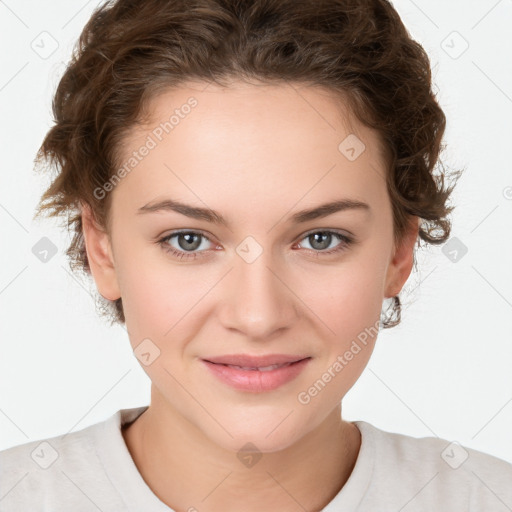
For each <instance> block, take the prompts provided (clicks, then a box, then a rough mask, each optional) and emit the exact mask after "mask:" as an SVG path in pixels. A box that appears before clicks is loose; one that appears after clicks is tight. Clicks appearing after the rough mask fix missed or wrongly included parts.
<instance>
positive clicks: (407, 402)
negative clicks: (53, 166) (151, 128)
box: [0, 0, 512, 462]
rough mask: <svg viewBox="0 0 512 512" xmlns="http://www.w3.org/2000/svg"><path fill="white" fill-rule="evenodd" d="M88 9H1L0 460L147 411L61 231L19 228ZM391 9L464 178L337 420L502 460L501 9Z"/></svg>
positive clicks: (510, 39) (407, 2) (124, 342)
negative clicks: (39, 253)
mask: <svg viewBox="0 0 512 512" xmlns="http://www.w3.org/2000/svg"><path fill="white" fill-rule="evenodd" d="M97 5H99V2H97V1H90V2H83V1H77V0H73V1H70V0H66V1H64V0H60V1H55V0H54V1H53V2H51V3H49V2H36V1H34V0H32V1H19V2H14V1H13V0H7V1H0V34H1V36H0V37H1V45H2V54H1V66H0V72H1V75H0V76H1V78H0V105H1V109H2V110H1V112H2V122H1V127H0V129H1V136H0V140H1V144H2V161H1V171H0V176H1V187H0V230H1V231H0V236H1V247H2V251H1V263H2V264H1V265H0V311H1V321H0V335H1V338H0V350H1V354H0V449H4V448H8V447H10V446H13V445H17V444H21V443H25V442H28V441H30V440H36V439H41V438H44V437H50V436H54V435H58V434H63V433H66V432H69V431H73V430H78V429H81V428H84V427H86V426H88V425H90V424H92V423H96V422H99V421H102V420H104V419H105V418H106V417H107V416H109V415H110V414H112V413H113V412H115V411H117V410H118V409H120V408H126V407H135V406H139V405H143V404H147V403H149V385H150V382H149V379H148V377H147V376H146V374H145V373H144V371H143V370H142V368H141V366H140V364H139V362H138V360H137V359H136V358H135V356H134V355H133V353H132V351H131V347H130V344H129V340H128V337H127V334H126V331H125V330H124V328H123V327H120V326H116V327H112V328H109V327H107V326H106V324H104V323H102V321H101V320H99V319H98V317H97V316H96V313H95V310H94V304H93V301H92V298H91V296H90V294H89V291H90V288H88V287H87V285H85V284H84V283H82V282H79V281H77V280H76V278H75V277H74V276H73V275H72V274H71V273H70V271H69V269H68V266H67V261H66V259H65V256H64V250H65V248H66V247H67V244H68V243H69V240H70V238H69V236H68V235H67V234H66V233H64V232H63V231H62V230H61V229H60V228H59V227H58V224H57V223H56V222H55V221H49V220H48V221H42V222H37V223H36V222H32V220H31V219H32V216H33V213H34V208H35V206H36V204H37V201H38V198H39V196H40V194H41V193H42V191H43V189H44V187H45V185H46V184H47V183H48V178H43V177H41V176H38V175H36V173H35V172H34V171H33V158H34V156H35V154H36V151H37V149H38V147H39V145H40V144H41V142H42V139H43V136H44V134H45V133H46V131H47V130H48V128H49V127H50V126H51V110H50V106H51V97H52V94H53V92H54V89H55V87H56V84H57V83H58V80H59V78H60V76H61V74H62V72H63V70H64V66H65V63H66V62H67V61H68V59H69V56H70V53H71V50H72V46H73V44H74V42H75V40H76V38H77V37H78V35H79V33H80V31H81V30H82V27H83V25H84V24H85V22H86V21H87V20H88V18H89V16H90V14H91V13H92V10H93V9H94V8H95V7H96V6H97ZM394 5H395V7H396V9H397V10H398V12H399V14H400V15H401V16H402V19H403V20H404V23H405V25H406V26H407V27H408V29H409V31H410V32H411V34H412V36H413V37H414V38H415V39H417V40H418V41H419V42H420V43H422V44H423V46H424V47H425V49H426V50H427V52H428V53H429V55H430V57H431V60H432V67H433V73H434V81H435V84H436V90H437V91H438V98H439V100H440V102H441V105H442V107H443V108H444V110H445V113H446V115H447V118H448V127H447V132H446V136H445V143H446V144H447V146H448V148H447V150H446V151H445V153H444V156H443V161H444V162H445V165H447V166H449V167H451V168H459V167H465V168H466V172H465V175H464V177H463V178H462V179H461V180H460V181H459V184H458V188H457V190H456V193H455V194H454V197H453V200H454V203H455V204H456V205H457V208H456V210H455V213H454V215H453V217H452V218H453V223H454V228H453V233H452V236H453V237H456V238H457V239H458V241H457V240H452V241H451V242H450V243H451V244H459V246H457V245H453V246H449V247H447V248H449V249H450V250H453V249H454V248H455V250H457V251H458V253H457V254H458V257H457V261H451V259H450V258H449V257H448V256H450V254H449V251H448V250H446V249H447V248H445V249H444V251H445V252H446V254H445V252H443V248H442V247H437V248H431V249H429V250H424V251H423V252H421V253H419V255H418V260H419V272H418V273H417V274H413V275H412V276H411V278H410V279H409V281H408V283H407V284H406V286H405V289H404V291H403V293H402V296H403V300H404V302H405V310H404V313H403V320H402V324H401V325H400V326H399V327H397V328H394V329H391V330H389V331H383V332H381V334H380V336H379V340H378V342H377V347H376V349H375V352H374V355H373V357H372V359H371V361H370V363H369V365H368V367H367V369H366V370H365V372H364V373H363V375H362V376H361V378H360V380H359V381H358V382H357V384H356V385H355V386H354V387H353V388H352V390H351V391H350V392H349V394H348V395H347V397H346V399H345V400H344V409H343V411H344V416H345V417H346V419H349V420H354V419H363V420H366V421H369V422H371V423H373V424H375V425H376V426H378V427H379V428H382V429H385V430H390V431H393V432H399V433H404V434H408V435H413V436H416V437H423V436H434V435H437V436H439V437H442V438H444V439H447V440H449V441H453V440H455V441H458V442H459V443H461V444H462V445H465V446H468V447H473V448H476V449H479V450H482V451H485V452H487V453H490V454H493V455H496V456H498V457H501V458H503V459H505V460H508V461H510V462H512V440H511V433H512V371H511V368H512V335H511V330H510V327H511V320H512V270H511V262H512V258H511V256H512V171H511V163H510V158H509V153H510V147H511V145H512V138H511V136H512V121H511V119H512V60H511V59H510V52H511V50H512V33H511V32H510V30H509V28H510V24H511V21H512V0H500V1H496V0H479V1H475V0H473V1H462V0H461V1H454V0H451V1H448V2H447V1H441V0H436V1H432V0H429V1H427V0H421V1H420V0H417V1H416V2H413V1H412V0H400V1H398V0H396V1H395V2H394ZM42 32H47V33H48V34H50V35H51V36H48V35H47V34H43V35H41V33H42ZM454 32H456V33H454ZM42 38H45V39H44V41H45V43H44V50H43V49H42V46H43V43H41V39H42ZM52 38H53V39H54V40H55V43H52ZM52 44H58V48H57V49H56V51H55V52H54V53H52V54H51V55H49V56H48V55H42V56H41V55H40V53H41V52H42V51H50V50H51V45H52ZM466 44H468V45H469V46H468V48H467V49H465V45H466ZM36 45H39V48H37V46H36ZM33 47H34V48H36V49H38V52H39V53H38V52H36V51H35V50H34V49H33ZM464 49H465V51H463V50H464ZM42 57H46V58H42ZM42 237H48V238H49V239H50V240H52V242H53V243H54V244H55V245H56V246H57V248H58V252H57V254H56V255H55V256H54V257H52V258H51V259H50V260H49V261H47V262H46V263H42V262H41V261H40V260H39V259H38V258H37V257H36V256H35V255H34V254H33V252H32V248H33V246H34V245H35V244H36V243H37V242H38V241H39V240H40V239H41V238H42ZM460 244H464V246H465V247H466V248H467V253H466V254H464V255H463V256H462V257H461V255H462V253H461V252H460V247H461V245H460ZM454 255H455V253H454V252H452V253H451V256H450V257H451V258H453V257H454Z"/></svg>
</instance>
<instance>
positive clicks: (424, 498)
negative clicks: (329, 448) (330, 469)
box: [355, 421, 512, 511]
mask: <svg viewBox="0 0 512 512" xmlns="http://www.w3.org/2000/svg"><path fill="white" fill-rule="evenodd" d="M355 423H356V424H357V426H358V428H359V429H360V430H361V432H362V435H363V436H366V437H367V438H370V439H371V441H372V442H371V444H372V446H373V450H374V466H373V473H374V474H373V477H372V485H373V488H374V489H376V488H377V487H378V488H380V489H395V490H396V492H397V493H398V494H401V496H400V498H401V500H402V501H401V502H400V503H402V505H405V503H407V500H411V501H410V504H411V507H412V508H411V510H413V509H414V506H413V503H416V505H418V506H419V505H420V504H423V503H424V504H425V505H426V504H429V505H430V506H432V505H436V506H439V507H441V508H442V509H444V510H448V509H449V510H468V509H469V507H471V510H474V511H479V510H482V511H483V510H493V511H494V510H495V511H500V510H503V511H506V510H511V509H512V464H510V463H509V462H507V461H505V460H502V459H500V458H498V457H495V456H493V455H490V454H487V453H484V452H481V451H478V450H475V449H472V448H468V447H466V446H463V445H461V444H460V443H458V442H456V441H449V440H447V439H442V438H438V437H422V438H416V437H412V436H408V435H404V434H398V433H393V432H387V431H385V430H381V429H379V428H377V427H375V426H373V425H371V424H369V423H367V422H363V421H360V422H355ZM398 489H399V490H398ZM404 489H407V491H404ZM395 495H396V494H395ZM448 504H449V505H450V506H448ZM450 507H451V508H450ZM404 510H407V509H404Z"/></svg>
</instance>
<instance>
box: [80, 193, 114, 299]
mask: <svg viewBox="0 0 512 512" xmlns="http://www.w3.org/2000/svg"><path fill="white" fill-rule="evenodd" d="M81 206H82V232H83V236H84V243H85V249H86V252H87V259H88V261H89V267H90V268H91V273H92V275H93V277H94V281H95V282H96V288H98V292H99V293H100V294H101V295H102V296H103V297H104V298H105V299H108V300H112V301H113V300H117V299H119V298H120V297H121V292H120V290H119V285H118V282H117V276H116V272H115V267H114V258H113V253H112V246H111V242H110V237H109V236H108V234H107V232H106V231H105V230H104V229H103V228H102V227H101V226H99V225H98V223H97V222H96V220H95V219H94V216H93V214H92V212H91V209H90V207H89V205H87V204H85V203H81Z"/></svg>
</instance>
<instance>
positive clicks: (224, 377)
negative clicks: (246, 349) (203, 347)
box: [201, 354, 311, 393]
mask: <svg viewBox="0 0 512 512" xmlns="http://www.w3.org/2000/svg"><path fill="white" fill-rule="evenodd" d="M310 360H311V357H309V356H289V355H284V354H272V355H268V356H246V355H233V356H221V357H218V358H208V359H202V360H201V361H202V363H203V364H204V365H205V366H206V367H207V368H208V370H209V371H210V372H211V373H212V374H213V375H214V376H215V377H217V379H219V380H220V381H221V382H223V383H224V384H227V385H229V386H230V387H232V388H234V389H237V390H240V391H250V392H253V393H261V392H265V391H272V390H274V389H277V388H279V387H281V386H283V385H284V384H286V383H288V382H290V381H292V380H293V379H295V378H296V377H297V376H298V375H299V374H300V373H301V372H302V371H303V370H304V368H305V367H306V366H307V364H308V363H309V361H310ZM228 364H231V365H236V366H244V367H252V368H263V367H267V366H272V365H275V364H279V365H283V366H280V367H279V368H276V369H273V370H248V369H247V370H243V369H238V368H232V367H230V366H227V365H228Z"/></svg>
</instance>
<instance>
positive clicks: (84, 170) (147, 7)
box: [35, 0, 459, 327]
mask: <svg viewBox="0 0 512 512" xmlns="http://www.w3.org/2000/svg"><path fill="white" fill-rule="evenodd" d="M233 78H235V79H237V78H238V79H247V78H254V79H257V80H260V81H262V82H274V83H275V82H277V83H279V82H281V83H284V82H288V83H301V84H308V85H318V86H322V87H325V88H327V89H329V90H331V91H333V92H335V93H337V94H339V96H340V98H341V97H343V98H344V99H345V100H346V101H347V105H348V106H349V108H350V109H351V112H353V113H354V114H355V116H356V117H357V119H359V121H361V122H362V123H363V124H365V125H366V126H368V127H371V128H373V129H375V130H377V132H378V133H379V135H380V139H381V141H382V143H383V145H384V147H385V151H386V152H387V154H388V155H389V159H388V165H387V167H388V168H387V176H386V180H387V189H388V192H389V195H390V199H391V202H392V208H393V223H394V236H395V240H396V241H397V242H398V241H400V240H401V239H402V236H403V234H404V232H405V229H406V226H407V224H408V220H410V216H411V215H415V216H418V217H419V218H420V219H421V221H422V222H421V225H420V229H419V240H418V243H419V242H420V239H421V240H423V241H425V242H427V243H430V244H441V243H443V242H445V241H446V240H447V239H448V237H449V234H450V228H451V223H450V221H449V220H448V219H447V216H448V214H449V213H450V212H451V210H452V209H453V207H449V206H448V205H447V200H448V198H449V196H450V194H451V192H452V189H453V187H454V186H455V183H453V184H452V185H451V186H449V187H445V184H444V178H445V176H446V172H445V170H444V169H443V171H444V172H441V173H435V168H436V166H437V164H438V163H440V159H439V155H440V151H441V149H442V145H441V140H442V137H443V134H444V130H445V124H446V119H445V115H444V113H443V111H442V109H441V107H440V106H439V104H438V102H437V101H436V98H435V95H434V93H433V92H432V90H431V70H430V62H429V58H428V56H427V54H426V52H425V50H424V49H423V48H422V46H421V45H420V44H419V43H417V42H416V41H414V40H413V39H412V38H411V37H410V35H409V33H408V31H407V30H406V28H405V27H404V25H403V23H402V21H401V19H400V17H399V15H398V13H397V12H396V11H395V9H394V8H393V6H392V4H391V3H390V2H389V1H387V0H172V1H161V0H116V1H106V2H104V3H103V4H101V5H100V6H99V7H98V8H96V10H95V11H94V12H93V14H92V16H91V18H90V19H89V21H88V22H87V24H86V25H85V27H84V29H83V31H82V33H81V35H80V38H79V40H78V42H77V45H76V46H75V49H74V52H73V55H72V58H71V60H70V62H69V64H68V66H67V69H66V71H65V73H64V75H63V76H62V78H61V80H60V82H59V84H58V87H57V90H56V93H55V96H54V99H53V104H52V107H53V114H54V118H55V124H54V126H52V128H51V129H50V130H49V131H48V133H47V134H46V136H45V138H44V141H43V143H42V145H41V147H40V149H39V151H38V153H37V156H36V160H35V162H36V163H37V164H40V163H42V162H43V161H51V162H52V163H54V164H56V167H57V169H58V173H57V175H56V177H55V179H54V180H53V182H52V183H51V185H50V186H49V188H48V189H47V190H46V191H45V192H44V194H43V195H42V197H41V202H40V204H39V205H38V208H37V212H36V215H35V216H38V215H40V214H41V213H42V212H48V214H49V215H50V216H58V215H63V214H64V213H67V217H66V220H65V223H66V226H67V228H68V229H69V230H71V231H72V232H73V239H72V242H71V244H70V246H69V248H68V249H67V252H66V254H67V256H68V258H69V260H70V266H71V268H72V269H73V270H81V271H83V272H85V273H86V274H88V275H90V268H89V263H88V261H87V254H86V251H85V245H84V239H83V234H82V217H81V208H80V204H81V203H85V204H87V205H88V206H90V208H91V210H92V212H93V213H94V216H95V219H96V220H97V221H98V222H99V223H100V225H101V226H104V227H105V228H108V226H109V210H110V198H111V194H108V195H107V196H106V198H105V200H103V199H102V198H98V197H96V194H95V193H94V190H95V189H97V187H99V186H102V184H105V183H107V182H109V180H110V179H111V177H112V176H113V175H114V173H115V170H116V168H117V166H118V165H119V149H120V147H121V145H122V141H123V139H124V137H125V136H126V135H127V134H128V132H129V130H130V129H131V128H133V127H134V126H135V125H136V124H137V123H140V120H141V119H142V118H143V117H144V115H145V112H146V110H145V109H146V106H147V102H148V100H150V99H152V98H153V97H154V95H155V94H156V93H157V92H158V91H162V90H166V89H169V88H172V87H178V86H179V85H180V84H183V83H185V82H187V81H197V80H200V81H205V82H216V83H218V84H222V81H223V80H224V79H233ZM458 176H459V172H456V173H454V177H456V178H458ZM455 181H456V180H455ZM98 295H99V294H98ZM97 299H99V301H100V302H102V300H101V298H100V297H99V296H98V297H97ZM393 300H394V303H393V310H392V316H391V317H389V318H387V319H386V320H385V321H384V322H383V324H382V325H383V326H384V327H393V326H395V325H397V324H398V323H399V322H400V309H401V303H400V299H399V297H398V296H396V297H394V298H393ZM103 301H105V299H103ZM103 305H104V306H105V307H104V308H103V311H102V313H105V312H106V316H107V317H109V318H110V320H111V322H112V323H113V322H115V321H117V322H120V323H124V321H125V318H124V312H123V305H122V299H121V298H119V299H118V300H116V301H112V302H110V301H107V302H103ZM393 316H394V317H395V318H394V319H393V318H392V317H393Z"/></svg>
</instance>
